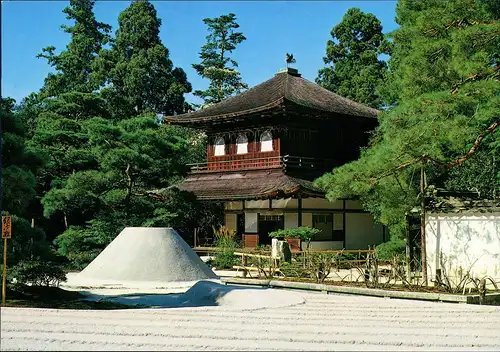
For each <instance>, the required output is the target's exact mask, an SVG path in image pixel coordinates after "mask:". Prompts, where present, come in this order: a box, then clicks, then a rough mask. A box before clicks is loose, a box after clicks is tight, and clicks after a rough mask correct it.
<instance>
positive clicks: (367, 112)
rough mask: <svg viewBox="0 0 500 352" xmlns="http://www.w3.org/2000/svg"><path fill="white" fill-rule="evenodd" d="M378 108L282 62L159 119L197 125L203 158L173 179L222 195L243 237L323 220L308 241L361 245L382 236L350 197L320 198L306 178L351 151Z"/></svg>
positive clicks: (264, 237) (229, 219)
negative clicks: (237, 88) (220, 95)
mask: <svg viewBox="0 0 500 352" xmlns="http://www.w3.org/2000/svg"><path fill="white" fill-rule="evenodd" d="M378 113H379V111H378V110H375V109H372V108H369V107H367V106H364V105H362V104H359V103H356V102H354V101H351V100H349V99H346V98H343V97H341V96H339V95H337V94H335V93H332V92H330V91H328V90H326V89H324V88H322V87H320V86H318V85H316V84H314V83H312V82H310V81H307V80H305V79H304V78H302V77H301V75H300V74H299V73H298V71H297V70H296V69H292V68H288V69H285V70H282V71H280V72H278V73H277V74H276V75H275V76H274V77H273V78H271V79H269V80H267V81H265V82H263V83H261V84H259V85H257V86H255V87H253V88H251V89H248V90H246V91H244V92H243V93H240V94H238V95H236V96H234V97H231V98H228V99H226V100H223V101H222V102H220V103H217V104H214V105H211V106H208V107H206V108H204V109H201V110H198V111H195V112H190V113H187V114H182V115H177V116H169V117H166V118H165V120H166V122H167V123H171V124H176V125H182V126H186V127H191V128H195V129H199V130H202V131H204V132H205V133H206V134H207V136H208V140H209V143H208V146H207V162H205V163H200V164H195V165H191V171H190V173H189V175H188V177H187V178H186V179H185V180H184V181H183V182H182V183H181V184H179V185H178V186H177V187H178V188H180V189H182V190H185V191H189V192H193V193H194V194H195V195H196V197H197V199H200V200H218V201H223V202H224V204H225V215H224V216H225V226H226V227H229V228H232V229H234V230H235V231H236V232H237V234H238V235H240V236H241V239H242V243H243V245H244V246H246V247H255V246H258V245H265V244H270V243H271V239H270V238H269V236H268V233H269V232H271V231H274V230H276V229H283V228H284V229H287V228H294V227H298V226H310V227H314V228H318V229H321V230H322V231H321V233H320V234H319V235H318V236H316V238H315V239H314V240H313V241H312V243H311V248H312V249H342V248H345V249H365V248H367V247H368V246H369V245H377V244H379V243H381V242H383V241H384V240H385V237H386V236H387V235H386V233H385V228H384V227H383V226H382V225H379V224H375V223H374V221H373V217H372V216H371V215H370V214H369V213H367V212H364V211H363V210H362V208H361V206H360V203H359V202H358V201H356V200H349V199H339V200H336V201H333V202H330V201H328V200H327V199H325V193H324V192H323V191H322V190H321V189H318V188H317V187H316V186H315V185H314V184H313V181H314V179H316V178H317V177H319V176H321V175H323V174H324V173H326V172H331V171H332V169H333V168H334V167H336V166H340V165H342V164H344V163H347V162H349V161H351V160H355V159H357V158H358V157H359V153H360V148H362V147H364V146H366V145H367V143H368V138H369V132H370V131H372V130H373V129H374V128H375V127H376V126H377V114H378Z"/></svg>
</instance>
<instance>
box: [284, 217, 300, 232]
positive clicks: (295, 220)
mask: <svg viewBox="0 0 500 352" xmlns="http://www.w3.org/2000/svg"><path fill="white" fill-rule="evenodd" d="M284 225H285V230H286V229H294V228H297V227H299V214H297V213H285V224H284Z"/></svg>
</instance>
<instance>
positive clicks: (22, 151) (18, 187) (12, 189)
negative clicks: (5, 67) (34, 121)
mask: <svg viewBox="0 0 500 352" xmlns="http://www.w3.org/2000/svg"><path fill="white" fill-rule="evenodd" d="M13 105H14V101H13V100H11V99H1V100H0V119H1V125H2V208H3V210H7V211H9V212H11V213H13V214H17V215H26V211H27V208H28V206H29V205H30V203H31V202H32V201H33V199H34V197H35V194H36V189H35V187H36V179H35V175H34V172H35V171H36V169H37V167H38V166H39V164H40V161H39V159H38V158H37V157H36V156H35V155H34V154H33V153H31V152H30V151H29V150H28V148H27V146H26V144H25V139H24V137H25V126H24V125H23V122H22V121H21V120H20V119H19V117H18V116H17V115H15V114H14V113H13V112H12V110H13Z"/></svg>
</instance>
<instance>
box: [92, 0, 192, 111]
mask: <svg viewBox="0 0 500 352" xmlns="http://www.w3.org/2000/svg"><path fill="white" fill-rule="evenodd" d="M118 25H119V28H118V30H117V31H116V38H115V39H114V40H113V41H112V43H111V49H103V50H101V52H100V54H99V58H98V60H97V61H96V65H95V67H94V68H95V71H96V75H95V76H96V78H97V80H98V81H99V82H100V83H101V84H103V85H104V84H105V85H106V86H107V87H106V88H103V89H102V95H103V97H104V98H105V99H106V100H107V101H108V102H109V105H110V108H111V109H112V114H113V115H114V116H115V117H117V118H124V117H131V116H136V115H140V114H142V113H143V112H148V111H151V112H154V113H160V114H164V115H174V114H176V113H183V112H185V111H186V109H187V104H186V103H185V101H184V94H185V93H189V92H191V84H190V83H189V82H188V81H187V77H186V73H185V72H184V70H182V69H181V68H177V67H176V68H174V67H173V64H172V61H171V60H170V58H169V52H168V49H167V48H166V47H165V46H164V45H163V44H162V42H161V40H160V37H159V34H160V25H161V20H160V19H159V18H158V16H157V13H156V10H155V8H154V6H153V5H152V4H151V3H150V2H148V1H135V2H132V3H131V4H130V6H129V7H128V8H126V9H125V10H124V11H123V12H122V13H121V14H120V16H119V18H118Z"/></svg>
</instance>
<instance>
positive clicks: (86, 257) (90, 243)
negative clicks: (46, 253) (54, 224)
mask: <svg viewBox="0 0 500 352" xmlns="http://www.w3.org/2000/svg"><path fill="white" fill-rule="evenodd" d="M54 243H55V244H56V245H57V247H58V252H59V254H61V255H63V256H65V257H66V258H68V260H69V261H70V262H71V265H72V267H73V268H74V269H83V268H85V266H87V265H88V264H89V263H90V262H91V261H92V260H94V259H95V258H96V257H97V256H98V255H99V253H100V252H101V250H102V248H103V245H104V243H103V240H102V239H101V238H99V233H97V232H94V231H92V230H86V229H82V228H78V227H74V226H71V227H70V228H69V229H67V230H66V231H64V232H63V233H62V234H61V235H59V236H58V237H57V238H56V239H55V240H54Z"/></svg>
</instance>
